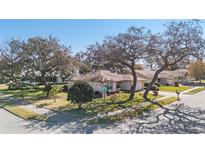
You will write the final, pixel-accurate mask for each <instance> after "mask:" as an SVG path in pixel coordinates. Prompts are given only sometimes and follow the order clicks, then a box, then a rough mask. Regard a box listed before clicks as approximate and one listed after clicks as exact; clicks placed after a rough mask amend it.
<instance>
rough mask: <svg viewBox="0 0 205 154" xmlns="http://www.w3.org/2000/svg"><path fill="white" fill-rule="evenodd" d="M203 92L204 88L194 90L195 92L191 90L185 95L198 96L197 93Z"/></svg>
mask: <svg viewBox="0 0 205 154" xmlns="http://www.w3.org/2000/svg"><path fill="white" fill-rule="evenodd" d="M203 90H205V88H204V87H199V88H196V89H193V90H191V91H189V92H187V93H185V94H190V95H192V94H196V93H198V92H200V91H203Z"/></svg>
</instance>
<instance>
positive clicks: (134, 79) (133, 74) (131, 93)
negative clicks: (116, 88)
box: [128, 61, 137, 101]
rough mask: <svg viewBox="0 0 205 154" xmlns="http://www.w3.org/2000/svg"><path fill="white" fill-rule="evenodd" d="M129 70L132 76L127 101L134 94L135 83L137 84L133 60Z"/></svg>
mask: <svg viewBox="0 0 205 154" xmlns="http://www.w3.org/2000/svg"><path fill="white" fill-rule="evenodd" d="M130 69H131V72H132V76H133V83H132V86H131V89H130V96H129V99H128V101H130V100H132V99H133V98H134V96H135V89H136V85H137V74H136V72H135V63H134V61H133V62H132V67H131V68H130Z"/></svg>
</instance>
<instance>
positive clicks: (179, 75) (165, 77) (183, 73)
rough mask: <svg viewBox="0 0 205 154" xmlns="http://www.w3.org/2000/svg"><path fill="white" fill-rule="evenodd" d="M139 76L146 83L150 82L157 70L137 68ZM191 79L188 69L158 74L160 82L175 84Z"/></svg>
mask: <svg viewBox="0 0 205 154" xmlns="http://www.w3.org/2000/svg"><path fill="white" fill-rule="evenodd" d="M136 73H137V76H138V77H141V78H144V79H145V83H150V82H151V80H152V79H153V77H154V73H155V71H151V70H136ZM185 80H190V76H189V72H188V70H186V69H178V70H174V71H162V72H161V73H160V74H159V76H158V82H159V83H161V84H169V85H174V83H175V82H181V81H185Z"/></svg>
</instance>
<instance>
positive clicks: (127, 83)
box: [120, 80, 144, 91]
mask: <svg viewBox="0 0 205 154" xmlns="http://www.w3.org/2000/svg"><path fill="white" fill-rule="evenodd" d="M131 86H132V83H131V82H130V81H124V82H121V83H120V88H121V90H130V88H131ZM142 89H144V81H143V80H138V81H137V85H136V89H135V90H136V91H137V90H142Z"/></svg>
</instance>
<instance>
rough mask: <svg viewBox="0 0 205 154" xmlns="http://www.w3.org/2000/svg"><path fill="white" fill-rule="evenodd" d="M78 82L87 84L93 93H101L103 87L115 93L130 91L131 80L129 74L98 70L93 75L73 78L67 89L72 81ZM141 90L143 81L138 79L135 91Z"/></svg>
mask: <svg viewBox="0 0 205 154" xmlns="http://www.w3.org/2000/svg"><path fill="white" fill-rule="evenodd" d="M79 80H80V81H86V82H88V83H89V84H90V85H91V86H92V87H93V89H94V91H95V92H96V91H97V92H101V87H102V86H103V85H106V86H107V87H108V90H109V92H116V91H118V90H124V91H127V90H130V88H131V85H132V81H133V78H132V75H130V74H117V73H112V72H110V71H108V70H100V71H97V72H94V73H88V74H85V75H80V76H76V77H73V78H72V79H71V80H70V81H68V85H69V86H68V87H71V86H72V85H73V83H74V81H79ZM143 89H144V79H142V78H138V79H137V86H136V91H139V90H143Z"/></svg>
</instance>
